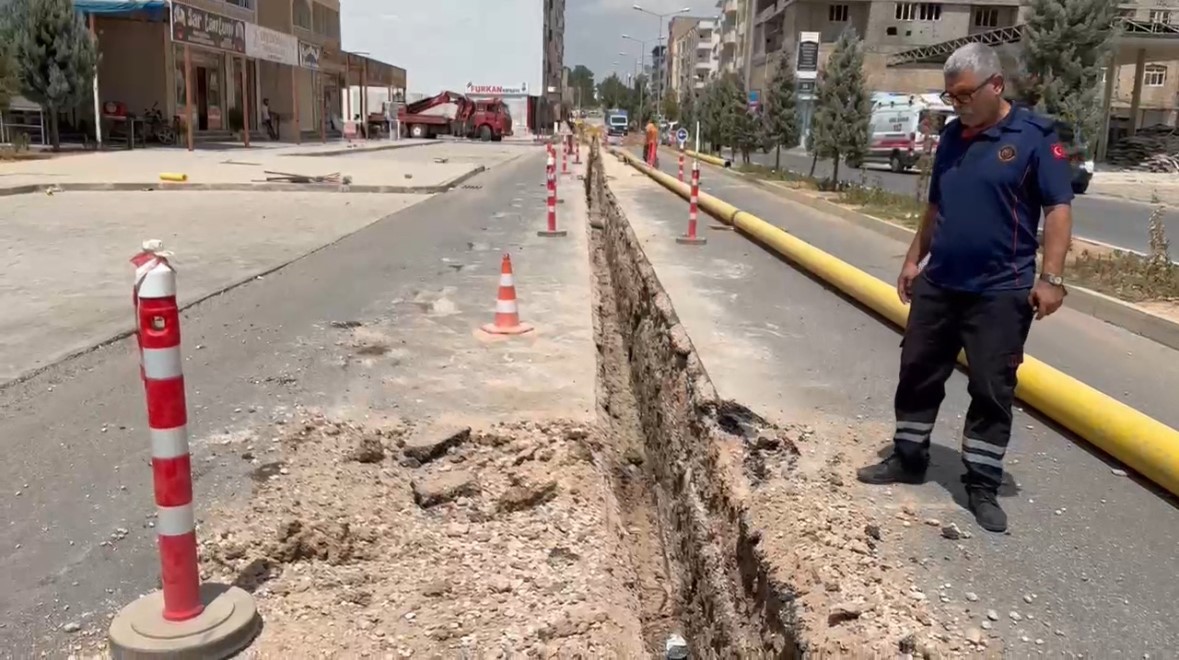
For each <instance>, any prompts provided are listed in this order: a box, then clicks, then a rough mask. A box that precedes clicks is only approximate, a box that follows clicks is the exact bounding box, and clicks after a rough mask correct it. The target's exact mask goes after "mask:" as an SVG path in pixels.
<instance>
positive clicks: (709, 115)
mask: <svg viewBox="0 0 1179 660" xmlns="http://www.w3.org/2000/svg"><path fill="white" fill-rule="evenodd" d="M721 87H722V81H721V80H720V79H719V78H718V79H716V80H713V81H712V82H710V83H708V87H706V88H705V89H704V98H703V101H702V102H701V107H700V131H701V133H702V136H701V137H702V139H704V140H706V141H707V142H708V145H709V151H719V149H720V147H721V142H722V135H721V125H722V124H723V121H722V119H721V114H722V111H723V105H724V104H723V102H722V100H721V94H722V92H721Z"/></svg>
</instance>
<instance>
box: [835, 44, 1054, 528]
mask: <svg viewBox="0 0 1179 660" xmlns="http://www.w3.org/2000/svg"><path fill="white" fill-rule="evenodd" d="M945 82H946V91H945V93H944V94H943V95H942V98H943V99H944V100H945V101H946V102H947V103H951V104H953V106H954V110H955V111H956V112H957V114H958V119H957V120H956V121H951V122H949V123H948V124H947V126H946V127H945V129H944V130H943V131H942V136H941V141H940V143H939V144H938V147H937V153H936V155H935V156H934V164H933V175H932V178H931V180H930V190H929V204H928V207H927V208H926V211H925V215H924V217H923V218H922V221H921V226H920V229H919V230H918V232H917V235H916V236H915V237H914V239H913V244H912V245H911V246H910V247H909V252H908V254H907V255H906V256H905V263H904V265H903V266H902V268H901V274H900V277H899V278H898V279H897V294H898V295H899V296H900V298H901V302H904V303H911V304H912V308H911V309H910V312H909V324H908V327H907V328H906V329H905V337H904V340H903V341H902V343H901V346H902V348H901V369H900V381H899V382H898V384H897V391H896V400H895V407H896V433H895V435H894V437H893V443H894V449H893V453H892V455H891V456H889V457H888V458H887V459H886V460H884V462H882V463H879V464H877V465H872V466H869V467H865V468H862V469H861V470H860V471H859V473H858V476H859V479H860V481H863V482H865V483H869V484H893V483H910V484H913V483H921V482H922V481H923V480H924V477H925V470H926V467H927V465H928V463H929V441H930V434H931V433H932V432H933V426H934V421H935V420H936V419H937V414H938V408H939V406H940V405H941V402H942V399H943V398H944V397H945V383H946V379H948V378H949V377H950V374H951V373H952V372H953V370H954V361H955V358H956V356H957V355H958V351H959V350H960V349H964V350H965V352H966V359H967V361H968V362H969V374H970V376H969V386H968V387H967V391H968V392H969V393H970V398H971V402H970V408H969V409H968V410H967V411H966V423H965V428H964V429H963V433H962V461H963V463H964V464H965V465H966V475H965V476H964V477H963V478H962V481H963V483H965V484H966V491H967V495H968V496H969V502H970V509H971V511H972V512H973V513H974V516H975V519H976V520H977V521H978V523H979V525H980V526H981V527H982V528H983V529H986V530H988V531H992V532H1002V531H1005V530H1006V529H1007V514H1006V513H1004V512H1003V510H1002V509H1001V508H1000V507H999V503H998V500H997V498H996V496H997V494H998V490H999V485H1000V483H1001V482H1002V480H1003V456H1004V454H1005V453H1006V450H1007V443H1008V441H1009V440H1010V437H1011V405H1012V403H1013V400H1014V397H1015V383H1016V378H1015V374H1016V369H1017V368H1018V367H1019V365H1020V363H1021V362H1022V361H1023V347H1024V342H1025V340H1026V339H1027V334H1028V330H1029V329H1030V328H1031V323H1032V319H1033V317H1034V318H1036V319H1042V318H1044V317H1045V316H1048V315H1049V314H1052V313H1053V312H1055V311H1056V310H1057V309H1059V308H1060V306H1061V304H1062V302H1063V301H1064V296H1065V290H1064V277H1063V276H1064V263H1065V255H1066V253H1067V252H1068V246H1069V241H1070V240H1071V233H1072V210H1071V202H1072V198H1073V192H1072V185H1071V175H1070V170H1069V164H1068V160H1067V155H1066V154H1065V150H1064V147H1063V146H1062V145H1061V144H1060V141H1059V138H1058V137H1057V136H1056V134H1055V132H1054V130H1053V126H1054V123H1053V121H1052V120H1049V119H1046V118H1044V117H1041V116H1039V115H1036V114H1034V113H1033V112H1032V111H1031V110H1029V109H1027V108H1022V107H1013V106H1012V105H1011V104H1010V103H1008V102H1007V101H1006V100H1004V99H1003V87H1004V80H1003V74H1002V70H1001V68H1000V64H999V57H998V55H996V54H995V52H994V51H993V50H992V49H991V48H989V47H988V46H984V45H982V44H970V45H967V46H963V47H962V48H960V49H958V50H957V51H956V52H955V53H954V54H953V55H951V56H950V59H949V60H948V61H947V62H946V66H945ZM1041 211H1042V212H1043V213H1044V217H1045V220H1044V263H1043V268H1042V270H1041V271H1040V273H1039V275H1037V273H1036V251H1037V249H1038V247H1039V243H1038V240H1037V231H1038V228H1039V225H1040V213H1041ZM927 256H928V257H929V262H928V264H927V265H926V266H925V268H924V270H922V269H921V267H920V266H919V264H920V263H921V262H922V261H923V260H924V259H925V258H926V257H927Z"/></svg>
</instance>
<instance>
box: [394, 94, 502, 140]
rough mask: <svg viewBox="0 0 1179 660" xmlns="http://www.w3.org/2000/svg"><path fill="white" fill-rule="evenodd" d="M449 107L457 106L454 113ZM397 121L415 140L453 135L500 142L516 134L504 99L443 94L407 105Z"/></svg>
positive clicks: (399, 111) (401, 110) (400, 111)
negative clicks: (513, 133) (476, 98)
mask: <svg viewBox="0 0 1179 660" xmlns="http://www.w3.org/2000/svg"><path fill="white" fill-rule="evenodd" d="M448 106H454V109H453V114H451V113H450V108H449V107H448ZM397 118H398V119H399V120H400V122H401V126H402V131H403V132H404V133H405V135H407V136H408V137H412V138H427V139H433V138H437V137H438V136H440V135H452V136H456V137H465V138H471V139H475V138H477V139H480V140H483V141H484V142H488V141H495V142H499V141H500V140H502V139H504V136H510V135H511V134H512V115H511V113H510V112H509V111H508V106H507V105H505V104H504V102H503V101H502V100H500V99H498V98H493V99H479V100H475V99H471V98H468V97H466V96H464V95H462V94H458V93H456V92H442V93H441V94H437V95H435V96H431V97H430V98H426V99H422V100H420V101H416V102H414V103H410V104H408V105H406V106H403V107H402V108H401V109H400V110H398V111H397Z"/></svg>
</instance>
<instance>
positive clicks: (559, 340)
mask: <svg viewBox="0 0 1179 660" xmlns="http://www.w3.org/2000/svg"><path fill="white" fill-rule="evenodd" d="M517 154H518V155H520V156H521V158H520V159H519V160H515V161H514V162H511V163H508V164H506V165H503V166H501V167H498V168H496V169H493V170H491V171H489V172H485V173H483V174H481V175H479V176H477V177H476V178H474V179H472V180H471V181H470V182H469V184H468V185H469V186H471V187H473V189H472V188H467V189H460V190H456V191H453V192H451V193H447V194H444V195H438V196H436V197H434V198H432V199H430V200H428V201H425V202H422V203H421V204H418V205H416V206H413V207H411V208H409V209H407V210H404V211H401V212H398V213H394V214H392V215H389V216H388V217H386V218H385V219H383V220H379V221H377V222H375V223H373V224H371V225H368V226H366V227H364V228H362V229H359V231H357V232H356V233H353V234H352V235H350V236H348V237H346V238H343V239H342V240H340V241H338V242H336V243H333V244H332V245H330V246H328V247H326V248H324V249H322V250H320V251H318V252H315V253H314V254H311V255H309V256H307V257H305V258H303V259H301V260H299V261H297V262H295V263H293V264H291V265H289V266H287V267H286V268H283V269H281V270H279V271H276V272H274V273H271V274H270V275H267V276H266V277H265V278H263V279H260V280H255V281H253V282H251V283H249V284H247V285H245V286H242V287H239V288H236V289H233V290H232V291H230V292H229V293H226V294H224V295H222V296H218V297H215V298H212V299H209V300H207V301H205V302H203V303H200V304H199V305H197V306H195V307H193V308H191V309H189V310H188V311H187V312H185V313H184V314H183V316H182V327H183V331H182V332H183V340H184V346H183V351H184V355H185V364H184V370H185V378H186V381H187V386H188V391H187V395H188V404H189V420H190V421H189V428H190V432H191V436H192V450H193V471H194V479H195V491H196V500H195V502H196V508H197V511H198V516H200V515H202V512H205V511H208V510H209V509H210V507H211V505H212V504H214V503H218V502H225V501H232V500H235V499H236V498H241V497H243V496H245V495H248V494H249V492H250V490H251V484H252V483H253V482H252V481H251V479H250V476H249V475H250V474H251V472H252V471H254V470H255V469H256V468H257V460H255V459H253V458H251V457H248V456H244V455H239V454H241V452H242V450H243V449H248V450H249V451H248V452H247V453H251V454H252V453H254V452H256V453H258V455H259V457H261V456H264V455H265V452H266V451H267V446H268V445H269V443H271V442H272V441H273V439H274V438H275V437H276V435H277V434H278V433H280V432H281V428H280V427H278V426H275V424H279V425H281V424H284V423H285V422H287V421H289V420H291V419H293V418H295V412H296V410H297V408H299V407H302V406H306V407H315V408H318V409H321V410H326V411H328V412H329V413H334V412H335V413H340V412H341V411H342V413H341V414H344V415H346V416H347V415H356V416H358V417H359V419H366V418H367V416H368V415H369V414H370V412H371V411H373V410H374V409H379V410H381V411H385V412H384V413H382V414H388V412H387V411H389V410H392V411H394V413H393V414H394V415H396V414H402V415H405V416H407V417H408V418H410V419H415V418H416V419H421V418H422V416H423V415H429V416H431V417H435V416H438V415H443V414H449V415H450V416H451V419H453V420H457V421H461V420H463V419H467V420H470V419H471V418H472V417H479V418H480V419H487V418H495V417H496V416H499V417H502V418H512V419H538V418H543V417H544V416H546V415H559V416H562V417H564V418H569V419H578V420H584V419H592V418H593V415H594V385H595V375H596V363H595V352H594V348H593V329H592V324H591V310H590V305H589V304H588V301H589V299H590V277H589V263H588V259H587V256H586V250H587V248H586V235H585V229H584V210H580V211H579V209H584V195H582V197H581V202H582V203H580V204H579V203H578V199H577V195H576V193H574V191H573V188H574V186H573V185H571V183H569V182H570V181H572V180H573V178H572V177H569V178H568V179H565V180H564V181H563V184H562V185H563V186H565V188H563V190H564V191H566V192H564V193H563V195H564V196H567V197H568V199H567V200H566V203H565V204H563V205H562V206H561V209H562V213H563V214H565V220H563V222H565V223H567V227H568V228H569V230H570V231H569V234H570V235H569V237H568V238H565V239H563V240H559V241H558V240H555V239H543V238H539V237H537V236H536V230H537V228H539V227H541V226H543V223H544V213H545V212H544V208H545V189H544V187H543V185H542V182H543V160H542V158H543V157H542V155H541V152H540V150H533V151H531V152H527V151H524V150H521V149H517ZM340 199H344V197H341V198H340ZM399 208H401V206H400V205H398V204H393V203H391V205H390V211H395V210H398V209H399ZM333 212H335V213H340V214H343V213H348V211H347V210H345V209H343V208H342V207H341V208H339V209H336V210H334V211H333ZM578 213H579V214H580V215H578ZM360 215H363V214H360ZM574 217H578V218H579V220H578V221H579V222H580V223H581V224H580V225H578V224H575V223H574V220H573V219H572V218H574ZM361 224H367V223H364V222H362V223H361ZM505 250H510V251H511V252H512V253H513V258H514V265H515V269H516V270H515V272H516V278H517V280H516V281H517V292H518V295H519V299H520V308H521V314H522V317H523V320H524V321H526V322H530V323H532V324H533V325H535V326H536V330H535V331H534V332H533V333H532V334H530V335H528V336H527V337H524V338H518V339H517V340H514V341H511V342H506V341H505V342H501V341H499V340H497V339H494V338H489V337H488V336H485V335H482V334H481V333H479V332H478V331H477V330H476V328H477V327H478V326H479V325H481V324H482V323H486V322H490V321H491V320H492V319H493V317H494V310H495V296H496V291H497V286H498V281H499V268H500V259H501V256H502V254H503V252H504V251H505ZM183 272H184V271H183V270H182V271H181V274H183ZM181 282H182V283H183V282H184V279H181ZM119 291H120V292H125V293H127V294H128V295H129V292H127V291H126V290H125V289H124V288H123V287H119ZM127 314H128V316H129V315H130V310H128V312H127ZM333 322H335V325H333ZM353 322H359V323H361V324H362V325H361V326H360V327H358V328H356V329H355V330H353V329H351V324H352V323H353ZM358 342H359V343H358ZM134 351H135V340H134V339H129V340H124V341H121V342H117V343H115V344H112V345H109V346H106V347H104V348H101V349H98V350H95V351H93V352H91V353H87V354H85V355H83V356H81V357H78V358H75V359H72V360H68V361H66V362H64V363H61V364H58V365H55V366H53V367H50V368H49V369H47V370H45V371H42V372H41V373H39V374H37V375H36V376H34V377H32V378H30V379H29V380H26V381H23V382H18V383H14V384H12V385H10V386H8V387H5V388H2V389H0V411H3V413H2V414H0V448H2V451H3V455H4V456H5V457H6V458H5V460H3V461H0V521H2V522H0V657H13V658H31V657H37V656H38V655H39V654H42V655H44V656H46V657H55V658H61V657H66V655H67V654H68V652H69V651H71V650H74V649H75V647H76V646H77V647H80V646H82V645H83V644H84V645H85V646H86V647H90V646H91V645H93V644H94V643H95V642H96V641H98V640H99V639H100V638H101V635H103V634H105V627H106V625H107V618H106V617H107V616H108V615H109V614H110V613H112V612H114V611H116V610H117V609H118V608H120V607H122V606H123V605H125V604H127V603H129V602H131V601H133V600H134V599H135V598H136V597H137V596H138V595H140V594H142V593H145V592H147V591H150V590H152V589H154V588H156V586H157V576H158V573H159V566H158V558H157V555H156V550H155V530H154V529H152V527H153V518H152V515H153V512H154V507H153V505H152V494H151V493H152V490H151V470H150V468H149V467H148V461H149V456H148V438H147V430H146V429H145V421H144V417H145V411H144V401H143V387H142V385H141V383H140V381H139V376H138V374H137V359H136V357H135V352H134ZM476 358H480V359H481V360H482V363H488V362H490V363H493V364H494V369H493V371H491V372H489V371H486V370H480V369H479V368H477V367H474V366H472V365H473V364H477V363H481V362H480V359H476ZM372 414H376V413H372ZM467 423H470V422H469V421H468V422H467ZM255 476H256V475H255ZM263 478H265V477H263ZM277 522H278V521H276V524H277ZM199 533H200V532H199V528H198V534H199ZM71 624H73V625H71ZM75 626H77V627H75ZM79 629H80V630H79Z"/></svg>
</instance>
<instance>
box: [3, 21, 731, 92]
mask: <svg viewBox="0 0 1179 660" xmlns="http://www.w3.org/2000/svg"><path fill="white" fill-rule="evenodd" d="M0 2H3V0H0ZM634 4H635V0H565V66H567V67H569V68H573V67H575V66H577V65H578V64H584V65H585V66H588V67H589V68H590V70H591V71H593V72H594V78H595V80H597V81H598V82H601V81H602V80H603V79H605V78H606V77H608V76H609V75H610V73H611V72H613V71H614V70H616V69H617V71H618V72H619V73H620V74H622V75H624V76H625V74H626V73H627V72H633V71H634V70H635V59H636V57H637V56H638V53H639V45H638V44H637V43H635V42H633V41H629V40H625V39H623V38H622V35H623V34H624V33H626V34H629V35H630V36H632V37H635V38H637V39H642V40H644V41H647V42H648V43H647V46H646V56H645V57H646V61H647V63H648V64H650V59H651V49H652V48H654V46H655V38H656V37H657V36H658V35H659V19H657V18H656V17H654V16H651V15H650V14H645V13H643V12H639V11H636V10H635V9H634ZM638 4H639V5H640V6H642V7H644V8H645V9H649V10H651V11H653V12H658V13H661V14H669V13H671V12H673V11H676V10H678V9H683V8H685V7H686V8H689V9H690V10H691V11H690V12H689V13H688V14H686V15H688V16H701V17H712V16H715V15H716V13H717V9H716V0H638ZM543 5H544V2H543V0H428V1H426V2H422V1H411V0H395V1H390V0H341V11H340V31H341V37H342V39H343V42H344V49H345V50H348V51H351V52H367V53H368V54H369V55H370V56H371V57H373V58H374V59H377V60H380V61H382V62H388V63H390V64H393V65H396V66H400V67H404V68H405V69H406V72H407V77H408V78H409V80H408V88H409V89H408V91H409V92H410V93H413V92H421V93H425V94H429V95H433V94H437V93H438V92H440V91H442V90H446V89H449V90H452V91H456V92H460V93H461V92H463V91H464V89H465V86H466V85H467V83H473V84H475V85H503V86H505V87H508V86H512V87H519V86H520V85H521V84H522V83H527V84H528V87H529V91H530V92H532V93H535V92H534V91H533V90H536V89H538V88H539V87H540V85H541V80H540V78H541V75H542V72H541V54H542V48H543V35H542V34H541V31H542V26H543ZM668 20H670V19H665V20H664V24H663V25H664V26H663V33H664V34H666V33H667V21H668ZM619 52H626V53H627V55H626V56H619ZM615 61H618V62H619V64H618V65H617V66H615V65H614V62H615Z"/></svg>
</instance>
